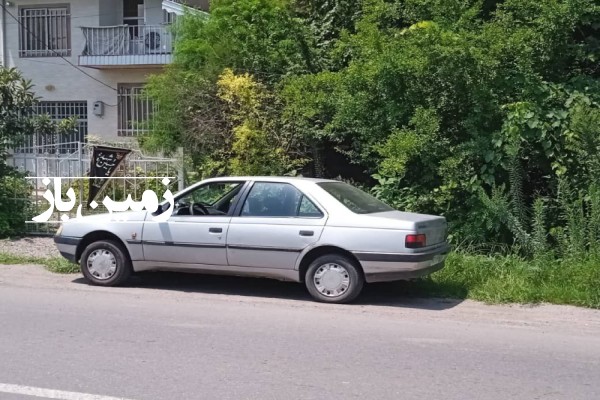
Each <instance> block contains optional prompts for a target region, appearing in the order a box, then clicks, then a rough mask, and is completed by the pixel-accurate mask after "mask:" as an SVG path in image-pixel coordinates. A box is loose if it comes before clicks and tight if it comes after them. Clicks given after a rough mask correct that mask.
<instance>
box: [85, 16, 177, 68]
mask: <svg viewBox="0 0 600 400" xmlns="http://www.w3.org/2000/svg"><path fill="white" fill-rule="evenodd" d="M81 29H82V30H83V35H84V37H85V49H84V50H83V54H82V55H81V56H80V57H79V65H82V66H89V67H97V68H102V67H125V66H150V65H162V64H168V63H170V62H171V59H172V45H173V43H172V35H171V30H170V28H169V26H168V25H166V26H165V25H139V26H131V25H123V26H105V27H82V28H81Z"/></svg>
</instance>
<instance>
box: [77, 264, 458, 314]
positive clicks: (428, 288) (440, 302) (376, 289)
mask: <svg viewBox="0 0 600 400" xmlns="http://www.w3.org/2000/svg"><path fill="white" fill-rule="evenodd" d="M73 282H74V283H79V284H87V282H86V281H85V280H84V279H83V278H78V279H75V280H73ZM126 286H127V287H132V288H143V289H158V290H173V291H180V292H188V293H207V294H225V295H233V296H247V297H264V298H275V299H284V300H296V301H312V297H311V296H310V295H309V294H308V292H307V291H306V288H305V287H304V284H299V283H294V282H281V281H276V280H271V279H259V278H245V277H236V276H218V275H204V274H190V273H180V272H162V271H160V272H141V273H137V274H135V275H134V276H132V277H131V279H130V280H129V282H128V283H127V285H126ZM466 293H467V291H466V289H462V288H456V287H447V286H441V285H439V284H437V283H435V282H432V281H430V280H422V281H413V282H386V283H372V284H367V285H365V288H364V290H363V292H362V293H361V295H360V296H359V297H358V299H357V300H356V301H354V304H356V305H375V306H388V307H405V308H419V309H424V310H445V309H449V308H452V307H455V306H456V305H458V304H460V303H461V302H462V299H464V298H465V297H466ZM442 297H448V298H442ZM450 297H452V298H450Z"/></svg>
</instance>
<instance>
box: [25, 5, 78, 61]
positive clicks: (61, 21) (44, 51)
mask: <svg viewBox="0 0 600 400" xmlns="http://www.w3.org/2000/svg"><path fill="white" fill-rule="evenodd" d="M19 20H20V35H19V37H20V41H19V42H20V43H19V56H20V57H57V56H63V57H64V56H70V55H71V15H70V14H69V7H68V6H65V5H62V6H53V7H35V8H34V7H26V8H21V9H20V10H19Z"/></svg>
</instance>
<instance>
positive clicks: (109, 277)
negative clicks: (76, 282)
mask: <svg viewBox="0 0 600 400" xmlns="http://www.w3.org/2000/svg"><path fill="white" fill-rule="evenodd" d="M80 266H81V272H82V273H83V276H84V277H85V278H86V279H87V281H88V282H89V283H91V284H92V285H98V286H116V285H120V284H122V283H124V282H125V281H126V280H127V279H128V278H129V276H130V275H131V271H132V267H131V261H130V260H129V257H128V256H127V253H126V250H125V249H124V248H123V246H122V245H121V244H120V243H118V242H115V241H113V240H100V241H98V242H94V243H92V244H90V245H88V247H86V248H85V250H84V251H83V254H82V255H81V262H80Z"/></svg>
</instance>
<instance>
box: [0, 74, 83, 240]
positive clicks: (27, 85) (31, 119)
mask: <svg viewBox="0 0 600 400" xmlns="http://www.w3.org/2000/svg"><path fill="white" fill-rule="evenodd" d="M32 89H33V85H32V84H31V82H30V81H28V80H26V79H24V78H23V76H22V75H21V73H20V72H19V71H17V70H16V69H14V68H5V67H2V66H0V237H1V236H7V235H12V234H18V233H21V232H23V231H24V227H25V221H26V220H27V219H28V210H29V207H30V202H29V197H30V195H31V190H32V188H31V187H30V185H29V184H28V183H27V180H26V179H25V174H23V173H20V172H19V171H17V170H16V169H15V168H13V167H11V166H9V165H7V163H6V161H7V156H8V151H9V149H11V148H14V147H16V146H18V145H19V144H21V143H22V141H23V139H24V138H25V137H26V136H27V135H31V134H32V133H33V132H40V133H42V134H56V133H66V132H69V131H72V130H73V129H74V127H75V121H74V120H70V119H68V120H63V121H60V122H58V123H54V122H53V121H50V120H49V118H48V117H47V116H43V115H41V116H34V114H33V111H34V106H35V104H36V103H37V99H36V97H35V94H34V92H33V90H32Z"/></svg>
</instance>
